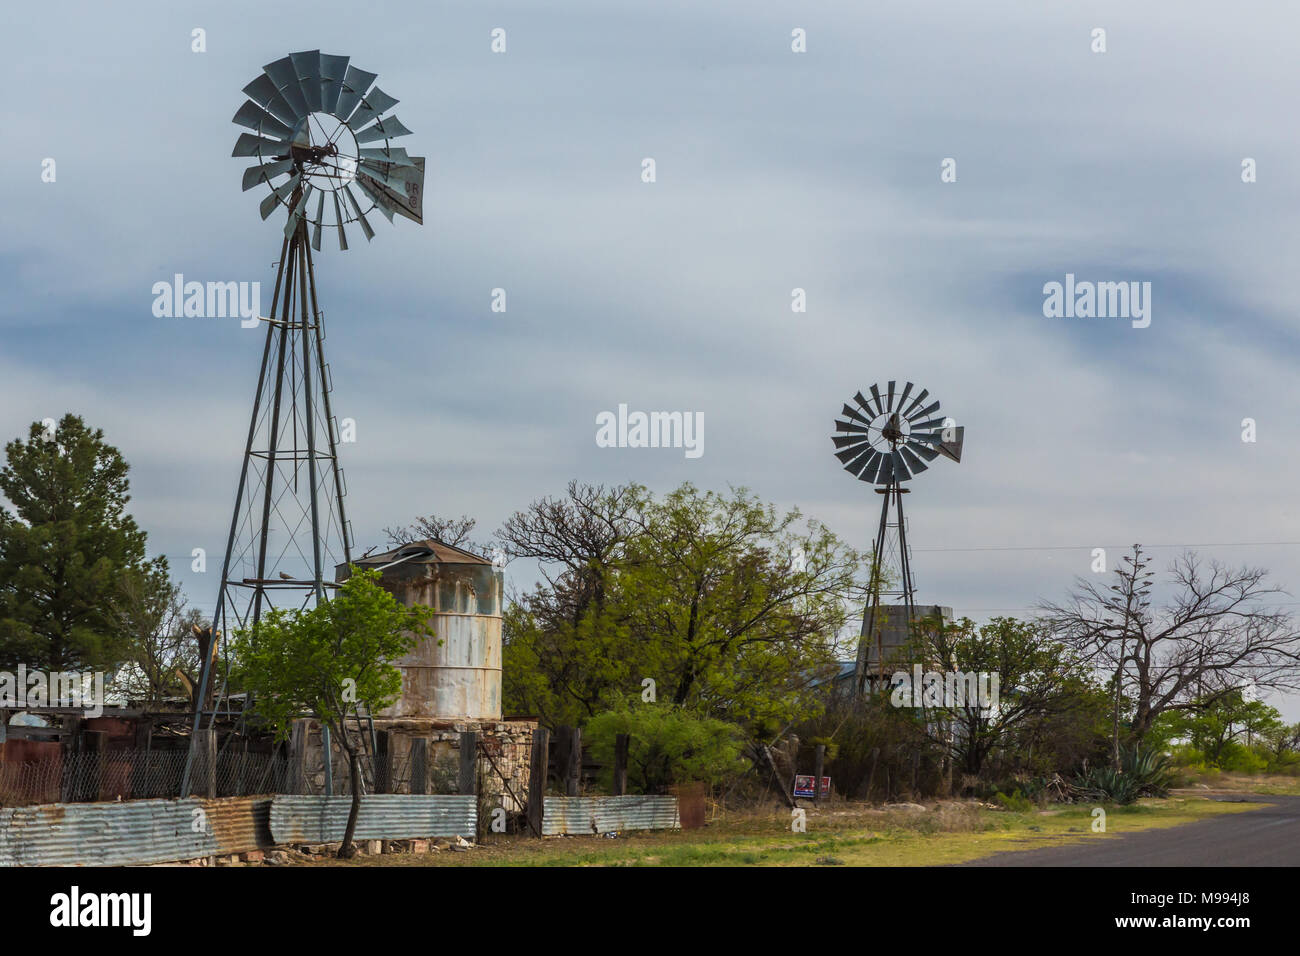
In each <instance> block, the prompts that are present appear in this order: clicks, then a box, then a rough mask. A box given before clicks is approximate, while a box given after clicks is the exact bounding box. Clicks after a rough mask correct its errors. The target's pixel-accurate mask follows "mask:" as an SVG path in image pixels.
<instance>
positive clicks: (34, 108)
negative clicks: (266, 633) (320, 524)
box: [0, 0, 1300, 720]
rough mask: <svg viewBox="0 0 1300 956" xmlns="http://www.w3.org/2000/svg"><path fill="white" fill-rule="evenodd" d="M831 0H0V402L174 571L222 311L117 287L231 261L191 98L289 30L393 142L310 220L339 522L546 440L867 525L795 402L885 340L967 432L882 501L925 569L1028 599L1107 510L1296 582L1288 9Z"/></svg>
mask: <svg viewBox="0 0 1300 956" xmlns="http://www.w3.org/2000/svg"><path fill="white" fill-rule="evenodd" d="M1134 6H1138V7H1140V9H1133V7H1134ZM865 7H866V5H864V4H861V3H857V2H843V3H838V2H837V3H832V2H800V3H793V2H790V3H766V4H753V3H742V2H735V3H732V2H713V3H698V2H696V3H686V2H663V0H661V2H656V3H653V4H641V3H638V4H632V3H626V2H623V3H615V2H610V0H601V2H596V0H591V2H573V0H563V2H556V3H552V4H547V5H545V10H544V11H543V10H539V9H538V5H537V4H533V3H472V4H471V3H461V4H446V3H440V4H415V3H409V4H407V3H404V4H382V3H381V4H372V5H369V6H367V5H358V4H356V3H346V4H345V3H339V2H336V0H316V2H313V3H312V4H311V5H310V6H307V5H293V6H290V5H287V4H270V3H265V2H258V3H252V2H226V3H221V4H200V3H178V2H166V3H163V2H159V3H133V4H128V5H126V6H123V5H120V4H103V3H97V2H80V3H67V4H62V5H60V6H59V7H58V8H57V10H55V9H53V8H50V7H48V6H41V5H39V4H21V5H11V7H10V8H9V9H7V10H6V14H5V16H6V20H7V24H6V28H5V30H4V31H3V33H2V34H0V53H3V56H0V77H2V78H3V80H4V86H5V89H6V90H7V91H8V93H9V95H8V96H6V97H5V98H4V99H3V101H2V102H0V119H2V120H3V126H4V129H5V130H7V134H6V137H5V139H6V148H5V149H4V150H0V174H3V179H2V180H0V181H2V182H3V186H2V187H0V189H3V199H4V202H3V203H2V204H0V216H3V228H2V229H0V282H2V283H3V288H4V289H5V293H6V294H5V295H4V296H3V299H0V436H4V437H5V438H9V437H14V436H17V435H19V434H20V433H23V432H25V430H26V428H27V426H28V424H29V423H30V422H31V421H33V420H36V419H42V418H46V417H55V418H57V417H59V416H60V415H61V414H63V413H64V412H66V411H73V412H76V413H78V414H81V415H83V416H84V417H85V418H86V419H87V420H88V421H89V422H90V423H92V424H93V425H96V426H98V427H101V428H103V429H104V431H105V433H106V435H107V438H108V439H109V440H110V441H111V442H112V443H113V444H115V445H116V446H118V447H119V448H120V449H121V450H122V452H123V453H124V454H125V456H126V458H127V459H128V461H129V462H130V463H131V468H132V470H131V480H132V490H133V496H134V500H133V503H132V510H133V512H134V514H135V516H136V517H137V519H138V520H139V522H140V524H141V525H142V526H143V527H144V528H145V529H146V530H147V531H148V533H149V540H150V545H151V548H152V549H153V550H154V552H155V553H166V554H168V555H169V556H171V562H172V566H173V568H174V569H175V570H176V572H177V576H178V578H179V579H180V580H182V581H183V582H184V584H185V587H186V591H187V594H188V596H189V597H190V599H191V601H192V602H193V603H194V604H196V605H198V606H199V607H202V608H205V609H208V610H210V609H211V607H212V605H213V603H214V599H215V596H216V581H215V578H216V576H217V573H218V571H219V569H212V568H211V564H210V571H209V573H208V574H207V575H195V574H191V573H190V572H189V560H190V558H189V555H190V552H191V549H193V548H196V547H203V548H206V549H207V551H208V552H209V554H210V555H215V556H217V558H218V559H219V556H220V553H221V551H222V549H223V547H224V533H225V530H226V526H227V523H228V521H229V514H230V508H231V506H232V503H233V498H234V486H235V480H236V478H237V475H238V468H239V462H240V454H241V452H242V447H243V440H244V432H245V431H246V429H247V415H248V410H249V407H250V404H251V401H252V394H253V388H254V385H255V381H256V374H257V364H258V361H259V358H260V354H261V352H260V349H261V334H260V333H259V332H257V331H250V330H245V329H241V328H240V326H239V322H238V321H237V320H234V319H197V318H189V319H185V318H179V319H160V318H155V317H154V315H153V314H152V311H151V309H152V303H153V294H152V291H151V289H152V286H153V284H154V283H155V282H157V281H160V280H170V278H171V277H172V276H173V274H175V273H182V274H184V275H185V276H186V278H187V279H193V280H199V281H208V280H213V281H229V280H234V281H240V280H243V281H261V282H262V283H263V285H264V287H265V289H264V293H263V295H264V299H265V300H269V296H270V287H271V284H272V282H273V279H274V275H273V272H272V269H271V263H272V261H273V260H274V259H275V258H276V257H277V255H278V252H279V246H280V240H281V236H280V231H279V225H280V224H279V223H278V222H277V221H276V220H277V218H279V217H272V219H271V220H270V221H268V222H262V221H261V220H260V218H259V217H258V214H257V203H258V201H259V200H260V198H261V196H262V194H261V193H259V192H256V191H253V192H249V193H241V192H240V174H241V173H242V171H243V169H244V167H245V166H246V165H248V163H247V161H245V160H237V159H232V158H230V151H231V147H232V145H233V143H234V140H235V139H236V137H237V136H238V134H239V133H240V132H241V130H240V129H239V128H238V127H236V126H234V125H233V124H232V123H231V122H230V118H231V116H232V115H233V114H234V112H235V110H236V109H237V108H238V107H239V106H240V104H241V103H242V102H243V96H242V94H241V93H240V89H241V88H242V87H243V86H244V85H245V84H246V83H247V82H248V81H249V80H251V79H252V78H253V77H254V76H255V75H256V74H257V73H258V72H259V71H260V69H261V67H262V66H263V65H264V64H266V63H268V62H270V61H272V60H274V59H277V58H279V57H281V56H283V55H284V54H286V53H289V52H292V51H296V50H307V49H315V48H319V49H321V50H322V51H324V52H326V53H342V54H347V55H350V56H351V57H352V61H353V63H354V64H356V65H357V66H359V67H361V68H363V69H367V70H370V71H373V72H377V73H378V74H379V77H380V78H379V85H381V86H382V87H383V88H384V89H385V90H386V91H387V92H389V93H391V94H392V95H394V96H396V97H398V98H399V99H400V100H401V101H402V102H401V105H400V106H399V107H398V109H397V111H396V112H397V113H398V114H399V115H400V117H401V119H402V121H403V122H404V123H405V124H406V125H407V126H408V127H410V128H411V129H412V130H413V131H414V135H412V136H410V137H407V138H406V139H405V140H403V141H402V144H403V145H405V146H406V147H407V149H408V151H409V152H411V153H412V154H413V155H424V156H426V157H427V170H428V178H427V182H426V188H427V196H426V200H425V224H424V225H423V226H416V225H415V224H414V223H411V222H409V221H405V220H400V219H399V220H398V222H397V223H396V225H395V226H391V225H389V224H388V223H387V222H385V221H383V220H382V219H380V220H378V221H377V222H376V231H377V234H376V237H375V239H374V241H373V243H371V244H369V245H367V244H366V243H365V242H364V240H362V239H361V238H360V236H359V235H356V236H355V237H354V239H353V247H352V249H351V250H350V251H348V252H346V253H340V252H338V251H337V249H336V248H331V245H330V243H329V241H328V240H327V242H326V248H325V251H324V252H322V253H320V254H319V255H318V256H317V259H316V271H317V277H318V281H319V284H320V293H321V307H322V309H323V310H324V311H325V313H326V316H327V320H328V323H329V340H328V342H327V344H326V349H327V353H328V354H327V357H328V360H329V361H330V363H331V365H332V369H333V373H334V383H335V390H334V396H333V400H334V402H335V412H336V414H337V415H338V416H339V417H340V418H342V417H351V418H353V419H355V420H356V423H357V439H358V440H357V442H356V443H355V444H351V445H344V446H343V448H342V455H343V464H344V466H345V468H346V471H347V475H348V487H349V497H348V499H347V506H348V509H349V517H350V518H351V520H352V523H353V527H354V529H355V537H356V540H357V543H358V545H359V546H360V548H362V549H364V548H365V547H368V546H369V545H371V544H382V543H383V536H382V534H381V529H382V528H383V527H384V526H386V525H392V524H397V523H400V522H404V521H406V520H409V519H410V518H412V517H414V516H415V515H417V514H427V513H430V512H437V513H442V514H460V513H467V514H470V515H473V516H475V517H476V518H477V519H478V520H479V522H480V526H481V528H483V529H485V530H489V531H490V530H491V529H493V528H495V527H496V526H497V525H498V524H499V523H500V521H501V520H502V519H503V518H504V517H506V516H507V515H508V514H509V513H510V512H511V511H513V510H514V509H516V508H519V507H522V506H524V505H526V504H527V503H528V502H529V501H530V500H531V499H533V498H535V497H538V496H541V495H544V494H553V493H559V492H561V491H562V490H563V487H564V485H565V483H566V482H567V481H568V480H569V479H571V478H579V479H582V480H585V481H591V482H622V481H628V480H635V481H640V482H643V483H645V484H647V485H649V486H650V487H651V488H653V489H655V490H657V491H666V490H668V489H670V488H672V487H674V486H676V485H677V484H679V483H680V482H682V481H684V480H691V481H693V482H695V483H696V484H697V485H700V486H702V487H705V488H724V487H725V486H726V485H727V484H728V483H731V484H743V485H746V486H748V487H749V488H751V489H752V490H753V491H754V492H756V493H757V494H759V495H760V496H762V497H763V498H765V499H768V500H772V501H775V502H776V503H778V504H779V505H781V506H794V505H797V506H799V507H800V508H801V509H802V510H803V511H804V512H806V513H807V514H810V515H813V516H816V517H817V518H820V519H822V520H823V521H825V522H826V523H827V524H828V525H829V526H830V527H831V528H832V529H833V530H835V531H836V532H837V533H838V534H840V535H841V536H842V537H844V538H845V539H847V540H848V541H849V542H851V543H853V544H854V545H856V546H858V547H862V548H869V546H870V540H871V537H872V535H873V533H874V526H875V521H876V517H877V515H876V509H877V507H878V504H877V502H878V498H877V497H876V496H875V495H872V494H871V493H870V488H869V487H868V486H867V485H866V484H864V483H862V482H858V481H855V480H853V479H852V478H851V477H850V476H849V475H848V474H846V473H845V472H844V471H842V470H841V468H840V465H839V463H838V462H837V461H836V460H835V459H834V458H833V457H832V454H831V452H832V447H831V442H830V439H829V435H830V433H831V431H832V429H833V424H832V422H833V419H834V417H835V415H836V414H837V412H838V410H839V407H840V405H841V403H842V402H843V401H845V400H846V399H848V398H849V397H850V396H851V395H852V394H853V392H854V391H856V390H857V389H859V388H865V387H866V386H868V385H869V384H871V383H872V382H885V381H887V380H889V379H897V380H898V381H900V382H902V381H907V380H910V381H914V382H917V383H918V384H919V385H920V386H922V387H925V388H928V389H930V390H931V392H933V393H934V395H935V396H936V397H937V398H939V399H940V400H941V401H942V402H943V409H944V411H945V412H947V413H948V414H950V415H952V416H954V417H955V418H956V419H957V420H958V421H959V422H960V423H962V424H963V425H965V426H966V429H967V430H966V447H965V454H964V457H963V460H962V462H961V463H960V464H953V463H952V462H948V461H939V462H936V463H935V464H934V466H933V467H932V468H931V469H930V470H929V471H927V472H926V473H924V474H923V475H921V476H920V477H919V478H918V479H917V480H916V481H915V482H914V483H913V493H912V494H911V495H910V496H909V499H908V506H909V508H910V529H911V531H910V533H911V540H912V544H913V548H914V568H915V573H916V578H917V584H918V600H919V601H921V602H922V603H940V604H947V605H952V606H953V607H954V608H955V609H956V612H957V614H958V615H959V616H960V615H962V614H966V615H969V616H971V617H974V618H977V619H981V618H986V617H989V616H991V615H993V614H998V613H1013V614H1014V613H1025V611H1026V609H1028V608H1030V607H1031V606H1032V605H1033V604H1034V603H1035V602H1036V601H1037V600H1039V599H1042V598H1060V597H1063V596H1064V594H1065V592H1066V591H1067V589H1068V588H1069V586H1070V583H1071V580H1072V578H1073V576H1074V575H1087V574H1089V573H1090V572H1089V565H1090V562H1091V560H1092V555H1091V551H1092V549H1093V548H1095V547H1106V548H1108V553H1109V557H1110V559H1111V561H1112V563H1113V562H1114V561H1115V560H1117V559H1118V557H1119V556H1120V553H1121V552H1122V549H1123V548H1125V547H1126V546H1127V545H1129V544H1131V543H1133V542H1143V543H1145V544H1147V545H1149V546H1153V548H1154V554H1155V555H1156V557H1157V560H1158V563H1159V564H1160V565H1161V566H1164V565H1166V564H1167V563H1168V561H1169V560H1170V559H1172V558H1173V557H1174V556H1175V555H1176V554H1177V549H1176V548H1174V547H1172V546H1175V545H1201V546H1203V547H1201V548H1200V550H1201V551H1202V552H1203V553H1205V554H1206V555H1207V556H1213V557H1218V558H1220V559H1222V560H1224V561H1227V562H1229V563H1233V564H1238V563H1242V562H1249V563H1252V564H1261V565H1264V566H1266V567H1268V568H1270V569H1272V571H1273V572H1274V574H1275V577H1276V579H1277V583H1279V584H1280V585H1281V586H1283V587H1286V588H1288V590H1290V591H1291V592H1292V593H1293V594H1300V514H1297V510H1296V508H1295V507H1294V504H1293V502H1294V498H1295V493H1296V492H1295V479H1294V476H1295V474H1296V464H1297V458H1300V446H1298V444H1297V437H1298V436H1300V422H1297V416H1296V413H1295V403H1294V400H1293V397H1294V395H1295V392H1296V389H1295V386H1294V381H1295V372H1294V368H1295V365H1296V361H1297V358H1298V357H1300V356H1298V352H1300V348H1298V347H1297V346H1298V345H1300V338H1298V336H1297V318H1296V315H1295V302H1296V295H1295V283H1296V276H1297V269H1296V267H1295V261H1296V259H1297V257H1298V256H1297V254H1298V253H1300V248H1298V247H1300V234H1298V233H1297V230H1296V229H1295V225H1294V224H1295V220H1296V215H1295V210H1296V208H1297V204H1296V201H1297V198H1298V197H1297V193H1298V192H1300V167H1298V166H1297V162H1298V160H1297V157H1300V132H1298V131H1297V122H1296V111H1295V98H1294V91H1295V89H1296V88H1297V80H1300V65H1297V61H1296V58H1295V52H1294V39H1293V38H1294V36H1295V33H1296V30H1297V28H1298V27H1300V15H1297V13H1296V12H1295V10H1294V8H1292V7H1291V6H1290V5H1284V4H1278V3H1263V2H1260V3H1251V2H1246V3H1238V4H1235V5H1234V6H1233V7H1232V10H1231V15H1230V16H1229V15H1227V12H1226V10H1225V8H1224V7H1223V5H1222V4H1213V3H1196V2H1177V3H1175V2H1172V0H1169V2H1162V3H1145V4H1141V5H1133V4H1128V3H1078V4H1068V5H1067V4H1042V3H1031V2H1021V3H1005V2H986V3H982V4H968V3H957V2H950V3H923V2H914V3H907V4H874V5H871V6H870V8H869V9H866V8H865ZM497 27H500V28H502V29H504V30H505V31H506V40H507V51H506V52H505V53H504V54H494V53H493V52H492V51H491V49H490V42H491V37H490V33H491V31H492V29H493V28H497ZM1098 27H1100V28H1104V29H1105V31H1106V47H1107V49H1106V52H1105V53H1094V52H1093V51H1092V46H1093V38H1092V31H1093V29H1094V28H1098ZM195 28H202V29H203V30H205V31H206V46H207V50H206V52H204V53H195V52H192V51H191V35H192V30H194V29H195ZM795 28H801V29H803V30H805V31H806V35H807V52H806V53H794V52H792V51H791V31H792V30H794V29H795ZM646 157H651V158H653V159H654V160H655V163H656V172H657V181H656V182H654V183H652V184H647V183H644V182H642V180H641V170H642V160H643V159H644V158H646ZM948 157H951V158H953V159H955V160H956V164H957V166H956V169H957V181H956V182H955V183H944V182H941V181H940V164H941V162H942V161H943V160H944V159H945V158H948ZM1248 157H1249V158H1253V159H1254V160H1255V161H1256V163H1257V176H1258V181H1257V182H1255V183H1250V184H1247V183H1243V182H1242V161H1243V159H1245V158H1248ZM46 158H53V159H54V160H55V161H56V164H57V166H56V169H57V179H56V181H55V182H53V183H47V182H43V181H42V178H41V172H42V161H43V160H44V159H46ZM1066 273H1073V274H1074V275H1075V276H1076V277H1077V278H1078V279H1079V280H1091V281H1138V282H1150V283H1151V324H1150V326H1149V327H1148V328H1144V329H1138V328H1133V327H1132V325H1131V323H1130V322H1129V321H1128V320H1126V319H1095V318H1094V319H1079V318H1047V317H1045V316H1044V314H1043V285H1044V283H1047V282H1051V281H1063V279H1064V277H1065V275H1066ZM494 288H503V289H505V290H506V293H507V303H508V306H507V309H508V310H507V311H506V312H505V313H494V312H492V311H491V308H490V306H491V293H492V290H493V289H494ZM794 288H802V289H805V290H806V294H807V311H806V312H805V313H801V314H800V313H794V312H792V311H791V290H792V289H794ZM619 403H627V404H628V405H629V407H630V408H632V409H641V410H647V411H648V410H682V411H691V412H697V411H698V412H702V413H703V416H704V421H705V430H704V454H703V455H702V456H701V457H699V458H693V459H692V458H687V457H686V456H685V455H684V454H683V451H682V450H680V449H617V448H614V449H611V448H599V447H597V445H596V442H595V432H596V427H595V417H596V415H597V414H598V413H599V412H601V411H605V410H614V409H616V408H617V407H618V405H619ZM1247 417H1249V418H1253V419H1255V420H1256V423H1257V430H1258V432H1257V434H1258V440H1257V441H1256V442H1254V443H1245V442H1243V441H1242V440H1241V434H1242V419H1243V418H1247ZM212 563H218V562H212ZM516 583H526V582H516ZM1282 600H1283V601H1285V602H1288V603H1290V602H1295V601H1297V600H1300V598H1296V597H1291V596H1287V597H1284V598H1282ZM1275 702H1277V701H1275ZM1285 710H1286V711H1287V713H1288V716H1289V717H1290V719H1292V720H1294V719H1297V718H1300V708H1298V707H1296V706H1295V705H1294V702H1290V701H1288V702H1287V706H1286V707H1285Z"/></svg>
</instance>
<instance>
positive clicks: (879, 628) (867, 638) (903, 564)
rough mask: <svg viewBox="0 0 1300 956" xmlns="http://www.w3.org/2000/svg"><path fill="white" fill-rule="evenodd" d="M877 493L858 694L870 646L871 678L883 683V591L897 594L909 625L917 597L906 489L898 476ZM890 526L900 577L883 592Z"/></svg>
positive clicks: (867, 668) (867, 670)
mask: <svg viewBox="0 0 1300 956" xmlns="http://www.w3.org/2000/svg"><path fill="white" fill-rule="evenodd" d="M876 494H878V495H881V496H882V500H881V502H880V524H879V526H878V527H877V528H876V543H875V546H874V548H873V549H872V554H871V559H872V561H871V564H872V570H871V587H870V594H869V595H868V600H867V606H866V610H865V612H864V614H863V617H862V633H861V638H860V639H859V642H858V659H857V665H856V668H855V671H856V672H855V675H854V676H855V678H856V687H857V694H858V696H859V697H861V696H863V695H865V694H866V693H867V686H868V681H869V680H871V679H872V677H873V675H872V674H871V650H872V649H873V648H874V649H875V657H876V661H875V663H876V671H875V674H874V681H875V682H876V684H877V685H878V686H883V685H884V682H885V663H886V662H885V645H884V621H883V620H882V617H883V613H884V612H883V611H882V604H883V597H884V595H885V594H886V593H891V594H893V593H896V594H898V596H899V597H900V599H901V603H902V605H903V607H904V609H905V610H904V614H905V619H906V621H907V622H908V623H907V626H908V627H909V628H910V627H911V621H912V618H913V617H914V615H915V611H916V597H915V593H914V588H913V584H912V563H911V558H910V556H909V555H908V553H907V526H906V524H905V522H904V517H903V495H905V494H907V489H906V488H904V487H902V485H901V484H900V483H899V481H898V480H897V479H891V480H890V481H889V483H888V484H887V485H886V486H885V487H884V488H877V489H876ZM891 511H892V512H893V516H894V518H895V520H894V521H890V516H891ZM891 529H893V530H894V532H895V538H896V540H897V543H898V564H899V567H898V574H899V580H898V581H897V582H896V587H893V588H891V589H890V590H889V592H886V591H885V586H884V581H883V580H882V579H883V576H884V571H885V568H884V565H885V557H886V554H887V553H888V551H889V534H890V530H891Z"/></svg>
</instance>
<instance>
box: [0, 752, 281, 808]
mask: <svg viewBox="0 0 1300 956" xmlns="http://www.w3.org/2000/svg"><path fill="white" fill-rule="evenodd" d="M185 757H186V751H184V750H150V751H143V750H110V751H103V752H84V751H83V752H81V753H59V754H57V755H52V756H49V757H45V758H43V759H40V760H28V761H21V762H19V761H9V762H4V763H0V806H5V807H13V806H26V805H30V804H40V803H79V802H90V801H97V800H140V799H146V798H150V797H179V796H180V795H181V779H182V776H183V775H184V772H185ZM204 764H205V761H204V760H203V759H202V755H201V754H200V758H199V759H198V760H196V761H195V766H194V769H193V771H192V780H191V790H192V791H193V792H194V793H195V794H199V795H208V793H209V790H210V789H211V791H212V792H213V793H212V795H214V796H218V797H244V796H253V795H255V794H263V793H288V792H294V791H292V790H290V789H289V787H290V786H291V780H292V775H291V773H290V767H289V763H288V761H287V760H286V759H285V758H284V757H282V756H280V755H274V754H259V753H244V752H236V753H219V754H217V758H216V763H215V765H214V766H213V768H212V772H211V774H210V775H209V773H208V771H207V768H206V766H204Z"/></svg>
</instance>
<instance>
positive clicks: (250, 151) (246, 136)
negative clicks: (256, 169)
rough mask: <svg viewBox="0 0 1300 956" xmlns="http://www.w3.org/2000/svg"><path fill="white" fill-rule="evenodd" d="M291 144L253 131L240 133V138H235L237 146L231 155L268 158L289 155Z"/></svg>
mask: <svg viewBox="0 0 1300 956" xmlns="http://www.w3.org/2000/svg"><path fill="white" fill-rule="evenodd" d="M288 152H289V144H288V143H287V142H285V141H284V140H282V139H267V138H266V137H265V136H256V135H254V134H252V133H240V134H239V139H237V140H235V148H234V150H233V151H232V152H231V154H230V155H231V156H261V157H264V158H266V159H272V158H274V157H276V156H283V155H287V154H288Z"/></svg>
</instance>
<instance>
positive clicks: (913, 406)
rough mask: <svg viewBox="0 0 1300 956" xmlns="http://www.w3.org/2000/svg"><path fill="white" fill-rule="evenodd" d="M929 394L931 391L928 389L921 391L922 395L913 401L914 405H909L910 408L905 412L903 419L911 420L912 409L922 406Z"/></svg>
mask: <svg viewBox="0 0 1300 956" xmlns="http://www.w3.org/2000/svg"><path fill="white" fill-rule="evenodd" d="M929 394H930V390H929V389H928V388H923V389H921V394H920V395H918V396H916V398H914V399H912V404H911V405H909V406H908V407H907V408H906V409H905V410H904V411H903V417H904V418H911V417H912V409H914V408H916V407H917V406H918V405H920V404H921V403H922V402H923V401H925V397H926V396H927V395H929Z"/></svg>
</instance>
